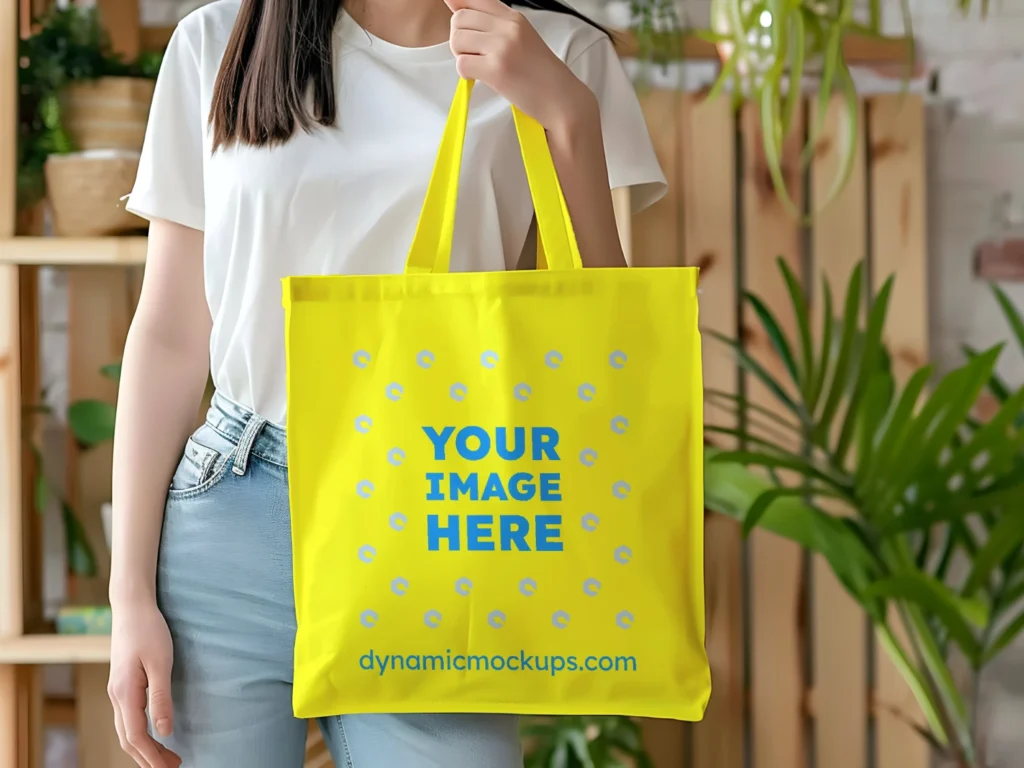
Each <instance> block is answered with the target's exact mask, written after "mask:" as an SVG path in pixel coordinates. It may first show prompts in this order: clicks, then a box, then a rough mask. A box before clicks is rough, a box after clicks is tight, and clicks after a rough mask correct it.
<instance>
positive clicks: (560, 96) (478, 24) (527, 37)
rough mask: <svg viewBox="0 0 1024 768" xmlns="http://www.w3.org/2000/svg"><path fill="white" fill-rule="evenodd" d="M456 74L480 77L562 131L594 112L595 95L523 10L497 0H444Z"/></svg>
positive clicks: (529, 112) (543, 120) (531, 114)
mask: <svg viewBox="0 0 1024 768" xmlns="http://www.w3.org/2000/svg"><path fill="white" fill-rule="evenodd" d="M445 2H446V3H447V4H448V7H449V8H451V10H452V26H451V37H450V41H451V48H452V53H454V54H455V60H456V68H457V69H458V72H459V75H460V76H462V77H464V78H466V79H467V80H479V81H480V82H481V83H485V84H486V85H488V86H489V87H490V88H491V89H492V90H494V91H495V92H497V93H498V94H500V95H501V96H503V97H504V98H505V99H506V100H508V101H509V102H510V103H512V104H515V105H516V106H517V107H519V109H521V110H522V111H523V112H525V113H526V114H528V115H529V116H530V117H532V118H533V119H535V120H536V121H537V122H539V123H540V124H541V125H543V126H544V127H545V128H546V129H547V130H548V131H552V132H561V131H564V130H566V129H567V125H568V124H572V123H576V122H577V121H580V120H589V119H592V118H594V117H595V116H596V113H597V100H596V98H595V97H594V95H593V93H591V91H590V89H589V88H588V87H587V86H586V85H585V84H584V83H582V82H581V81H580V80H579V78H577V77H576V75H575V74H573V72H572V70H571V69H569V67H568V66H566V64H565V62H563V61H562V60H561V59H559V58H558V57H557V56H556V55H555V54H554V52H553V51H552V50H551V49H550V48H548V45H547V43H545V42H544V41H543V40H542V39H541V36H540V35H539V34H537V30H535V29H534V28H533V25H532V24H531V23H530V22H529V21H527V19H526V17H524V16H523V14H521V13H519V11H516V10H514V9H512V8H509V7H508V6H507V5H505V4H504V3H502V2H501V0H445Z"/></svg>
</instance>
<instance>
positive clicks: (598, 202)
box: [547, 81, 626, 267]
mask: <svg viewBox="0 0 1024 768" xmlns="http://www.w3.org/2000/svg"><path fill="white" fill-rule="evenodd" d="M577 82H578V81H577ZM580 86H582V87H581V88H580V89H579V91H578V92H577V93H575V94H574V95H573V97H569V98H566V99H565V100H564V101H563V102H562V109H563V113H562V117H561V119H560V120H558V121H557V122H554V123H553V124H552V125H551V127H549V128H548V129H547V134H548V146H549V147H550V148H551V157H552V159H553V160H554V161H555V170H556V171H558V180H559V182H560V183H561V185H562V194H564V195H565V202H566V205H567V206H568V207H569V215H570V216H571V217H572V223H573V230H574V231H575V233H576V241H577V242H578V244H579V247H580V255H581V256H582V257H583V265H584V266H585V267H624V266H626V257H625V256H624V255H623V253H622V243H621V241H620V240H619V231H618V227H617V226H616V221H615V208H614V205H613V204H612V193H611V190H610V189H609V188H608V165H607V163H606V162H605V156H604V138H603V137H602V135H601V114H600V110H599V109H598V104H597V99H596V98H595V97H594V94H593V93H591V91H590V89H589V88H587V87H586V86H585V85H583V83H580Z"/></svg>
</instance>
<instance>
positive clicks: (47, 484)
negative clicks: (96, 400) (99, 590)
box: [22, 396, 96, 578]
mask: <svg viewBox="0 0 1024 768" xmlns="http://www.w3.org/2000/svg"><path fill="white" fill-rule="evenodd" d="M44 399H45V396H44ZM52 414H53V410H52V409H51V408H50V407H49V406H48V405H33V406H26V407H25V408H24V410H23V420H22V421H23V424H24V425H25V427H26V428H25V435H24V438H23V439H24V440H25V442H26V444H27V445H28V448H29V450H30V451H31V453H32V459H33V461H34V462H35V486H34V488H33V507H34V508H35V511H36V513H37V514H40V515H42V514H44V513H45V511H46V508H47V506H48V505H49V503H50V499H56V501H57V502H58V503H59V504H60V511H61V521H62V522H63V524H64V547H65V553H66V556H67V566H68V572H69V573H72V574H74V575H75V576H82V577H86V578H88V577H92V576H95V575H96V554H95V552H94V551H93V548H92V546H91V545H90V544H89V539H88V537H87V536H86V533H85V529H84V528H83V527H82V523H81V522H80V521H79V519H78V516H77V515H76V514H75V511H74V509H72V507H71V504H70V503H69V502H68V500H67V498H66V497H65V496H64V494H63V493H62V492H61V490H60V488H58V487H57V486H56V485H55V484H54V483H53V482H52V481H51V480H50V478H49V476H48V475H47V473H46V464H45V462H44V461H43V453H42V451H41V450H40V449H39V446H37V445H36V444H35V443H34V442H33V441H32V439H31V431H32V430H31V426H30V425H31V424H32V417H34V416H50V415H52Z"/></svg>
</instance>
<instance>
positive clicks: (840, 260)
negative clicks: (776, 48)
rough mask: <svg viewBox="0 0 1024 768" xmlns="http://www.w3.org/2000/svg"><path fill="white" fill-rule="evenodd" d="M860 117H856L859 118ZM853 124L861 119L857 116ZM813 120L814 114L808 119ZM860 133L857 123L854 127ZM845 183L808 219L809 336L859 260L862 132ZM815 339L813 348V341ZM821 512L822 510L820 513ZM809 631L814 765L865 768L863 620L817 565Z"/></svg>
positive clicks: (820, 154) (826, 166) (823, 147)
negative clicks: (826, 288) (826, 290)
mask: <svg viewBox="0 0 1024 768" xmlns="http://www.w3.org/2000/svg"><path fill="white" fill-rule="evenodd" d="M861 112H862V113H863V110H862V111H861ZM862 113H861V115H860V116H859V117H860V118H863V114H862ZM845 114H846V110H845V107H844V106H843V103H842V101H841V100H840V99H838V98H836V99H835V100H833V102H832V103H831V104H830V105H829V108H828V110H827V112H826V114H825V115H824V116H823V119H822V133H821V136H820V138H819V140H818V144H817V146H816V147H815V153H814V161H813V163H812V165H811V188H812V197H813V200H814V203H815V206H814V207H815V210H818V209H821V207H822V205H824V203H825V202H827V198H826V196H827V195H828V194H829V193H830V190H831V187H832V184H833V181H834V179H835V178H836V174H837V173H838V172H839V170H840V168H839V164H840V160H841V157H840V148H841V146H842V141H843V136H842V132H843V119H844V116H845ZM814 115H815V119H818V115H817V112H816V111H815V112H814ZM859 122H860V124H861V125H863V119H860V121H859ZM858 136H859V138H860V140H859V141H858V142H857V154H856V158H855V162H854V166H853V171H852V172H851V174H850V179H849V181H848V182H847V184H846V187H845V188H844V189H843V191H842V193H841V194H840V196H839V198H838V199H836V200H834V201H833V202H832V204H831V205H830V206H828V207H827V208H824V209H823V210H821V211H820V213H819V214H818V215H817V217H816V221H815V224H814V227H813V228H812V230H811V243H812V248H811V252H812V260H811V276H812V278H813V283H812V284H811V299H812V301H811V305H812V309H813V315H812V316H813V319H814V326H815V329H816V330H818V329H820V327H821V322H822V315H823V314H824V313H823V307H822V301H823V299H822V297H821V293H822V289H821V283H822V279H823V278H827V279H828V281H829V284H830V285H831V287H832V294H833V302H834V304H833V315H835V314H836V311H837V310H836V309H835V307H837V306H838V307H841V306H842V300H843V291H844V290H845V288H846V285H847V283H848V282H849V280H850V274H851V273H852V272H853V269H854V267H855V266H856V265H857V263H858V262H861V261H864V260H865V259H866V258H867V255H868V252H867V227H868V216H867V196H866V194H867V187H866V167H865V162H864V158H865V154H864V145H865V144H866V138H865V135H864V133H863V132H860V133H859V134H858ZM815 338H816V340H817V342H818V343H820V338H819V334H818V333H816V334H815ZM826 508H827V507H826ZM812 568H813V573H812V579H813V587H812V590H811V593H812V615H813V616H814V622H813V624H812V626H811V632H812V639H811V642H812V645H813V648H814V653H813V665H814V666H813V675H814V681H813V682H814V713H815V721H814V744H815V753H816V758H817V765H820V766H828V767H829V768H865V765H866V760H867V741H868V740H867V734H868V718H867V704H868V695H867V687H868V685H867V684H868V674H867V632H866V626H867V620H866V619H865V617H864V612H863V611H862V610H861V609H860V607H859V606H858V605H857V604H856V602H855V601H854V600H853V598H851V597H850V596H849V595H847V594H846V591H845V590H844V589H843V587H842V586H841V585H840V584H839V582H838V581H837V580H836V578H835V577H834V576H833V575H832V571H831V569H830V568H829V567H828V564H827V563H826V562H825V560H824V558H821V557H817V558H815V559H814V562H813V565H812Z"/></svg>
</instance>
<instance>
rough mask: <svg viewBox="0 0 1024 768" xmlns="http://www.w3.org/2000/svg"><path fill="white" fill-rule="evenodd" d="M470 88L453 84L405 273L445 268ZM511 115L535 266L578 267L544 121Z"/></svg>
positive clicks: (452, 230) (516, 112) (462, 82)
mask: <svg viewBox="0 0 1024 768" xmlns="http://www.w3.org/2000/svg"><path fill="white" fill-rule="evenodd" d="M472 90H473V81H471V80H460V81H459V85H458V87H457V88H456V90H455V98H454V99H453V100H452V106H451V110H449V112H448V120H447V122H446V123H445V126H444V133H443V134H442V136H441V147H440V149H438V152H437V160H435V161H434V172H433V173H432V174H431V176H430V184H429V186H428V187H427V196H426V198H425V199H424V201H423V209H422V211H421V212H420V218H419V221H418V222H417V224H416V235H415V236H414V237H413V241H412V247H411V248H410V249H409V258H408V259H407V261H406V264H405V271H406V274H409V273H423V272H435V273H444V272H448V270H449V265H450V262H451V255H452V236H453V235H454V234H455V205H456V202H457V200H458V196H459V171H460V170H461V168H462V147H463V144H464V142H465V138H466V124H467V122H468V121H469V96H470V94H471V93H472ZM512 117H513V119H514V120H515V125H516V135H517V136H518V138H519V149H520V150H521V151H522V154H523V165H524V166H525V168H526V180H527V182H528V183H529V185H530V196H531V197H532V198H533V207H534V211H535V214H536V216H537V232H538V238H537V268H538V269H542V268H545V267H546V268H548V269H580V268H582V267H583V260H582V259H581V258H580V250H579V246H578V245H577V244H576V235H575V233H574V232H573V228H572V221H570V219H569V208H568V207H567V206H566V204H565V196H564V195H563V194H562V187H561V185H560V184H559V183H558V174H557V173H556V171H555V163H554V160H552V159H551V150H550V148H549V147H548V140H547V135H546V134H545V132H544V127H543V126H542V125H541V124H540V123H538V122H537V121H536V120H534V119H533V118H532V117H530V116H528V115H526V114H524V113H523V112H521V111H519V110H518V109H517V108H516V107H514V106H513V107H512Z"/></svg>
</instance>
